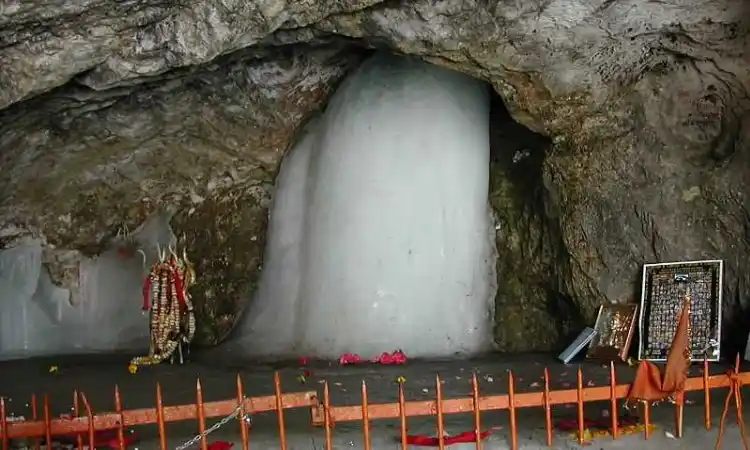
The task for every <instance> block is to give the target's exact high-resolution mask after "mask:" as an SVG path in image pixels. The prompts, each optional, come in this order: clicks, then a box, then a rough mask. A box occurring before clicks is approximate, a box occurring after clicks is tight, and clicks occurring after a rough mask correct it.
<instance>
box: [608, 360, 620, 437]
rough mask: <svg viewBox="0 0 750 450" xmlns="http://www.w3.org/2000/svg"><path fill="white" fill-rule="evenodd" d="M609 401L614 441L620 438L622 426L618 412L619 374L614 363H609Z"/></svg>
mask: <svg viewBox="0 0 750 450" xmlns="http://www.w3.org/2000/svg"><path fill="white" fill-rule="evenodd" d="M609 401H610V413H609V416H610V418H611V419H612V439H617V438H619V437H620V424H619V423H618V421H619V419H618V413H619V412H618V411H617V374H616V373H615V363H614V361H610V362H609Z"/></svg>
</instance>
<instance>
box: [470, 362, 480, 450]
mask: <svg viewBox="0 0 750 450" xmlns="http://www.w3.org/2000/svg"><path fill="white" fill-rule="evenodd" d="M471 397H472V399H473V400H474V435H475V436H476V437H477V443H476V444H477V445H476V446H477V450H482V440H481V439H479V434H480V433H481V432H482V410H481V409H480V408H481V405H480V404H479V381H477V373H476V372H474V373H472V374H471Z"/></svg>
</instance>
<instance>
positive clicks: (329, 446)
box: [323, 380, 333, 450]
mask: <svg viewBox="0 0 750 450" xmlns="http://www.w3.org/2000/svg"><path fill="white" fill-rule="evenodd" d="M323 413H324V414H325V415H324V416H323V420H324V421H325V427H326V450H333V434H332V430H331V427H332V424H331V392H330V389H329V388H328V381H327V380H326V382H325V383H324V384H323Z"/></svg>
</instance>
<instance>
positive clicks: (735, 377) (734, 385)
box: [714, 367, 750, 450]
mask: <svg viewBox="0 0 750 450" xmlns="http://www.w3.org/2000/svg"><path fill="white" fill-rule="evenodd" d="M727 377H729V393H728V394H727V399H726V401H725V402H724V411H723V412H722V413H721V422H719V435H718V436H717V437H716V445H715V446H714V450H719V449H720V448H721V442H722V440H723V439H724V431H726V421H727V416H728V415H729V404H730V402H731V401H732V397H734V405H735V408H736V410H737V425H739V427H740V434H741V435H742V446H743V447H744V448H745V450H750V445H748V442H747V430H745V420H744V418H743V417H742V378H741V377H740V374H739V370H738V368H737V367H735V369H734V370H733V371H731V372H728V373H727Z"/></svg>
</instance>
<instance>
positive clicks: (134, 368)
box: [128, 364, 138, 375]
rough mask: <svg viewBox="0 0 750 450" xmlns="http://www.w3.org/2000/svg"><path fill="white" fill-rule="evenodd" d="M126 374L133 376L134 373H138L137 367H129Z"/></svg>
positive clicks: (132, 365) (133, 365)
mask: <svg viewBox="0 0 750 450" xmlns="http://www.w3.org/2000/svg"><path fill="white" fill-rule="evenodd" d="M128 372H130V373H132V374H134V375H135V373H136V372H138V366H136V365H135V364H131V365H129V366H128Z"/></svg>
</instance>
